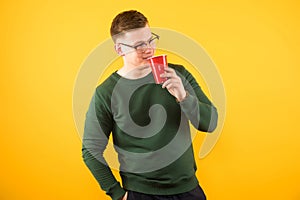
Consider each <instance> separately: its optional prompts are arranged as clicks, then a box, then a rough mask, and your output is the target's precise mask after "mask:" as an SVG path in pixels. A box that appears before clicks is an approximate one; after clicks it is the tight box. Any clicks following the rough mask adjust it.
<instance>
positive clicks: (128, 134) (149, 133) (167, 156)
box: [82, 64, 218, 200]
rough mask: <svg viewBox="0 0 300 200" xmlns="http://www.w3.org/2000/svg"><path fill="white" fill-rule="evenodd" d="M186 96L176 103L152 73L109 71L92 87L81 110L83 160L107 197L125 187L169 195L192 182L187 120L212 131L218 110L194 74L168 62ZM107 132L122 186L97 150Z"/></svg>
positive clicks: (189, 187) (115, 197) (101, 148)
mask: <svg viewBox="0 0 300 200" xmlns="http://www.w3.org/2000/svg"><path fill="white" fill-rule="evenodd" d="M169 67H172V68H173V69H175V71H176V73H177V75H179V76H180V78H181V79H182V82H183V85H184V87H185V89H186V90H187V91H188V93H189V95H188V96H187V98H186V99H185V100H184V101H182V102H180V103H177V101H176V99H175V97H174V96H172V95H171V94H170V93H169V92H168V91H167V89H163V88H162V87H161V85H158V84H155V83H154V79H153V76H152V74H151V73H150V74H148V75H147V76H145V77H143V78H140V79H135V80H130V79H126V78H123V77H121V76H120V75H119V74H117V73H116V72H114V73H113V74H112V75H111V76H110V77H108V78H107V79H106V80H105V81H104V82H103V83H102V84H101V85H99V86H98V87H97V88H96V91H95V94H94V95H93V98H92V100H91V103H90V107H89V109H88V112H87V114H86V121H85V128H84V136H83V146H82V155H83V159H84V162H85V163H86V165H87V166H88V168H89V169H90V171H91V172H92V174H93V175H94V177H95V178H96V180H97V181H98V182H99V184H100V186H101V188H102V189H103V190H104V191H106V194H107V195H109V196H111V198H112V199H113V200H118V199H119V198H121V197H122V196H123V195H124V194H125V191H126V190H133V191H137V192H141V193H145V194H156V195H172V194H179V193H183V192H187V191H190V190H192V189H193V188H195V187H196V186H197V185H198V180H197V178H196V176H195V172H196V164H195V160H194V153H193V148H192V141H191V135H190V127H189V123H188V122H189V121H190V122H191V123H192V124H193V126H194V127H195V128H197V129H198V130H200V131H204V132H212V131H213V130H214V129H215V128H216V126H217V119H218V114H217V110H216V108H215V107H214V106H213V105H212V103H211V102H210V101H209V99H208V98H207V97H206V95H205V94H204V93H203V91H202V90H201V88H200V87H199V85H198V84H197V82H196V80H195V79H194V77H193V76H192V75H191V74H190V73H189V72H188V71H187V70H186V69H185V68H184V67H183V66H181V65H175V64H169ZM110 134H112V139H113V144H114V148H115V150H116V152H117V153H118V159H119V162H120V175H121V178H122V187H121V185H120V183H119V182H118V181H117V180H116V179H115V177H114V175H113V174H112V171H111V169H110V167H109V166H108V165H107V163H106V162H105V158H104V157H103V152H104V150H105V148H106V146H107V144H108V138H109V136H110Z"/></svg>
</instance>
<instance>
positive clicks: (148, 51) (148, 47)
mask: <svg viewBox="0 0 300 200" xmlns="http://www.w3.org/2000/svg"><path fill="white" fill-rule="evenodd" d="M153 52H154V48H153V47H152V46H151V45H150V44H149V43H147V46H145V48H144V49H143V53H146V54H147V53H153Z"/></svg>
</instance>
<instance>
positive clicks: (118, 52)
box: [115, 43, 125, 56]
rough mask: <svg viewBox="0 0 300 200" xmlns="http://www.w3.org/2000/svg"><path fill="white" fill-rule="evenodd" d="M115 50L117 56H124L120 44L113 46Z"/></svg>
mask: <svg viewBox="0 0 300 200" xmlns="http://www.w3.org/2000/svg"><path fill="white" fill-rule="evenodd" d="M115 50H116V52H117V54H119V55H120V56H124V55H125V54H124V53H123V51H122V48H121V45H120V44H118V43H117V44H115Z"/></svg>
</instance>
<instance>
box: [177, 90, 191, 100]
mask: <svg viewBox="0 0 300 200" xmlns="http://www.w3.org/2000/svg"><path fill="white" fill-rule="evenodd" d="M189 95H190V94H189V92H188V91H186V90H185V96H184V97H183V98H181V99H179V98H176V102H177V103H180V102H183V101H184V100H186V98H187V97H188V96H189Z"/></svg>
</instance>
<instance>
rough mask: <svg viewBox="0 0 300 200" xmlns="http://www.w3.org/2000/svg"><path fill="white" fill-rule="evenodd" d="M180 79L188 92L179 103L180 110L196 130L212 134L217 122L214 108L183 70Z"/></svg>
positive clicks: (188, 74)
mask: <svg viewBox="0 0 300 200" xmlns="http://www.w3.org/2000/svg"><path fill="white" fill-rule="evenodd" d="M182 68H183V67H182ZM181 78H182V81H183V85H184V87H185V89H186V90H187V92H188V96H187V97H186V99H184V100H183V101H182V102H180V107H181V110H182V111H183V112H184V114H185V115H186V116H187V118H188V119H189V120H190V121H191V123H192V124H193V126H194V127H195V128H196V129H197V130H199V131H203V132H213V131H214V130H215V129H216V127H217V122H218V112H217V109H216V107H215V106H214V105H213V104H212V102H211V101H210V100H209V99H208V98H207V96H206V95H205V94H204V92H203V91H202V89H201V87H200V86H199V85H198V83H197V81H196V80H195V78H194V77H193V76H192V74H191V73H189V72H188V71H187V70H186V69H184V68H183V71H182V74H181Z"/></svg>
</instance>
